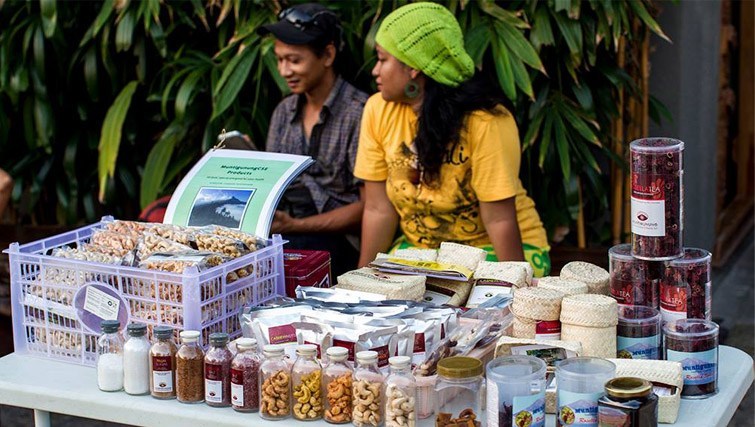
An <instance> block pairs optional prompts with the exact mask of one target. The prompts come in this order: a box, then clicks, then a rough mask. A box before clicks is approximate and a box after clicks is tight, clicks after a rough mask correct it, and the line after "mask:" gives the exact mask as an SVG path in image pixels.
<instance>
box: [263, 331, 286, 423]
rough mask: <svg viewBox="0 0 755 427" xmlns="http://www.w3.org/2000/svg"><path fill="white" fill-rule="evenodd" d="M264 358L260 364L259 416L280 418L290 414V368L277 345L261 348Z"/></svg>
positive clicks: (268, 418) (282, 350)
mask: <svg viewBox="0 0 755 427" xmlns="http://www.w3.org/2000/svg"><path fill="white" fill-rule="evenodd" d="M262 354H263V355H264V356H265V360H264V361H263V362H262V365H260V375H259V377H260V417H262V418H264V419H266V420H282V419H284V418H288V417H289V415H291V369H290V368H289V366H288V364H287V363H286V359H285V356H286V354H285V352H284V349H283V347H281V346H279V345H266V346H265V347H264V348H263V349H262Z"/></svg>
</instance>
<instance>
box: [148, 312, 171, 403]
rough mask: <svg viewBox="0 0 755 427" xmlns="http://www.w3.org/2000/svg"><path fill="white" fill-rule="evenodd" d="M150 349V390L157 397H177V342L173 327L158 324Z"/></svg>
mask: <svg viewBox="0 0 755 427" xmlns="http://www.w3.org/2000/svg"><path fill="white" fill-rule="evenodd" d="M152 333H153V335H154V337H155V343H154V344H152V347H151V348H150V349H149V392H150V394H151V395H152V397H154V398H156V399H175V398H176V351H177V349H176V344H174V343H173V328H171V327H170V326H157V327H156V328H155V329H154V330H153V332H152Z"/></svg>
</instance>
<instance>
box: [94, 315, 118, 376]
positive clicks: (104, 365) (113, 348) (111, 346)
mask: <svg viewBox="0 0 755 427" xmlns="http://www.w3.org/2000/svg"><path fill="white" fill-rule="evenodd" d="M120 326H121V322H119V321H117V320H103V321H102V323H101V324H100V327H101V328H102V335H101V336H100V338H99V339H98V340H97V386H98V387H99V388H100V390H102V391H120V390H122V389H123V338H122V337H121V334H120V333H119V332H118V328H120Z"/></svg>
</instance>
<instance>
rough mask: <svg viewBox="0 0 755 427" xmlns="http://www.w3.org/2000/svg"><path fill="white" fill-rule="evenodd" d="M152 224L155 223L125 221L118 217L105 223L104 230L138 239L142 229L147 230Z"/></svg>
mask: <svg viewBox="0 0 755 427" xmlns="http://www.w3.org/2000/svg"><path fill="white" fill-rule="evenodd" d="M154 225H155V224H154V223H151V222H139V221H125V220H119V219H118V220H115V221H112V222H108V223H107V224H105V227H104V230H108V231H112V232H115V233H120V234H126V235H129V236H131V237H133V238H134V239H138V238H139V236H140V235H141V234H142V233H143V232H144V231H146V230H149V229H150V228H152V226H154Z"/></svg>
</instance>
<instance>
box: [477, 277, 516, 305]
mask: <svg viewBox="0 0 755 427" xmlns="http://www.w3.org/2000/svg"><path fill="white" fill-rule="evenodd" d="M478 283H479V282H478ZM510 293H511V287H510V286H489V285H482V286H480V285H475V287H474V288H472V293H471V294H470V295H469V299H467V305H468V306H477V305H480V304H482V303H483V302H485V301H487V300H489V299H490V298H493V297H494V296H496V295H501V294H504V295H508V294H510Z"/></svg>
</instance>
